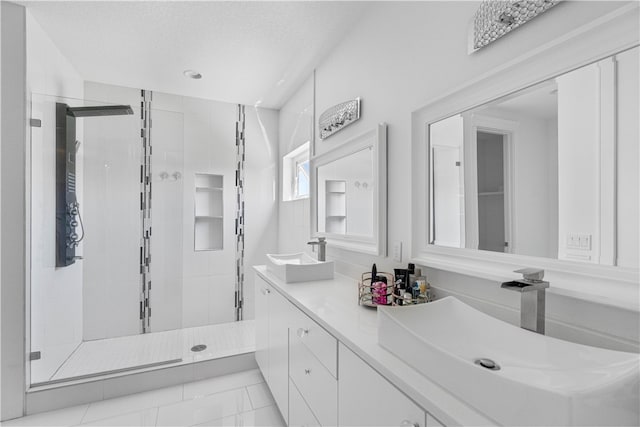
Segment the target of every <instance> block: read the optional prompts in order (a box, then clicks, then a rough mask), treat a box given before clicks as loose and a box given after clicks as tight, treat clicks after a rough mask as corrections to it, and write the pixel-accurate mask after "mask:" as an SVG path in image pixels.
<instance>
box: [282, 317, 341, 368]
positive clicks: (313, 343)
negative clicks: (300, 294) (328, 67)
mask: <svg viewBox="0 0 640 427" xmlns="http://www.w3.org/2000/svg"><path fill="white" fill-rule="evenodd" d="M294 311H295V313H294V314H293V316H292V320H291V325H290V340H289V341H290V342H291V344H294V343H302V344H304V346H305V347H307V348H308V349H309V350H310V351H311V352H312V353H313V354H314V355H315V356H316V357H317V358H318V360H319V361H320V362H321V363H322V364H323V365H324V366H325V367H326V368H327V370H328V371H329V372H330V373H331V375H333V377H334V378H338V340H336V339H335V338H334V337H333V336H332V335H331V334H330V333H329V332H327V331H325V330H324V329H323V328H322V327H321V326H320V325H318V324H317V323H316V322H315V321H313V320H311V319H310V318H309V316H307V315H306V314H304V313H303V312H302V311H300V310H298V309H296V310H294Z"/></svg>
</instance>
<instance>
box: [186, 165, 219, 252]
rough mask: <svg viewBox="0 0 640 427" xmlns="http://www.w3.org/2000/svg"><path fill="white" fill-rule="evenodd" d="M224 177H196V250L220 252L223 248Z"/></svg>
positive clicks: (205, 175)
mask: <svg viewBox="0 0 640 427" xmlns="http://www.w3.org/2000/svg"><path fill="white" fill-rule="evenodd" d="M222 178H223V177H222V175H213V174H206V173H197V174H196V175H195V209H194V239H193V241H194V250H196V251H220V250H222V248H223V244H222V240H223V239H222V237H223V212H224V209H223V207H224V204H223V200H224V198H223V196H224V192H223V186H222V182H223V179H222Z"/></svg>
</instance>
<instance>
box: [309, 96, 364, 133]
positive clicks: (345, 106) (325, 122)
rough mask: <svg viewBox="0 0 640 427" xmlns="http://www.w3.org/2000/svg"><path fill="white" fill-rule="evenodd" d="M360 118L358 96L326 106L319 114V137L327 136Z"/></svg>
mask: <svg viewBox="0 0 640 427" xmlns="http://www.w3.org/2000/svg"><path fill="white" fill-rule="evenodd" d="M359 118H360V98H356V99H352V100H351V101H346V102H343V103H340V104H338V105H334V106H333V107H331V108H328V109H327V110H326V111H325V112H324V113H322V114H321V115H320V119H319V120H318V126H319V128H320V139H326V138H329V137H330V136H331V135H333V134H334V133H336V132H338V131H339V130H342V129H344V128H345V127H347V126H349V125H350V124H352V123H353V122H355V121H356V120H358V119H359Z"/></svg>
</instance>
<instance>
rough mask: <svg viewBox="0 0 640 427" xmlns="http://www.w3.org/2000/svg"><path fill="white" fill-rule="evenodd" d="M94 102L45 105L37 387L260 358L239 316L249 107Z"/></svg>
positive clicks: (32, 235)
mask: <svg viewBox="0 0 640 427" xmlns="http://www.w3.org/2000/svg"><path fill="white" fill-rule="evenodd" d="M114 92H115V94H114ZM154 95H155V94H154ZM85 97H86V98H87V99H86V100H80V99H70V98H61V97H55V96H49V95H41V94H32V96H31V117H32V119H34V120H32V127H31V144H30V159H31V164H30V198H29V205H30V213H31V214H30V215H31V218H30V224H31V226H30V229H29V241H30V287H29V292H28V293H29V300H30V307H29V308H30V309H29V316H28V325H29V330H28V338H29V341H28V342H29V347H28V351H29V365H28V368H29V369H28V371H29V383H30V384H31V386H32V387H34V386H39V385H48V384H55V383H65V382H67V381H69V380H82V379H87V378H89V379H93V378H96V376H104V375H106V374H108V375H113V374H117V375H119V374H122V373H123V372H128V371H132V370H136V371H137V370H140V369H142V368H155V367H161V366H171V365H173V364H184V363H188V362H191V361H196V360H207V359H208V358H216V357H226V356H230V355H233V354H238V353H246V352H250V351H253V348H254V336H253V323H252V322H251V321H237V320H238V319H236V316H237V313H239V312H240V310H239V309H240V308H241V307H242V300H241V296H242V292H241V288H240V291H239V290H238V286H239V285H241V283H238V282H237V278H241V279H242V278H243V273H242V272H241V271H239V270H238V266H241V265H242V262H243V259H238V256H240V257H243V255H244V252H243V251H244V246H242V247H239V243H238V242H241V243H242V244H244V235H241V239H240V240H239V238H238V237H237V236H236V232H237V229H236V223H237V222H238V218H241V221H242V224H243V225H244V219H243V218H244V215H243V213H242V212H239V211H238V209H239V208H244V203H243V204H242V205H241V206H238V204H237V203H236V201H237V192H238V190H237V185H238V184H242V183H238V182H237V180H236V176H237V175H238V172H237V171H238V168H239V166H238V163H237V156H238V150H239V148H238V144H237V141H236V139H237V138H238V135H237V134H236V126H237V118H238V106H237V105H234V104H226V103H216V102H213V101H211V102H208V101H204V100H195V99H187V98H184V100H182V98H181V101H180V102H176V103H174V104H171V103H168V102H167V100H170V99H174V98H177V97H174V98H171V96H170V95H164V94H160V95H159V99H160V100H159V102H158V104H159V105H160V107H157V106H156V105H155V104H154V100H153V96H152V94H151V93H150V92H149V91H138V90H135V89H128V88H118V87H112V86H108V85H101V84H97V83H96V84H87V85H86V86H85ZM96 100H100V101H96ZM241 136H242V138H244V132H242V135H241ZM242 148H243V150H244V147H242ZM242 158H244V153H243V155H242ZM243 161H244V160H243ZM241 231H243V229H241ZM238 248H240V249H242V252H240V255H238ZM203 347H204V348H203ZM192 348H196V349H198V350H200V351H192Z"/></svg>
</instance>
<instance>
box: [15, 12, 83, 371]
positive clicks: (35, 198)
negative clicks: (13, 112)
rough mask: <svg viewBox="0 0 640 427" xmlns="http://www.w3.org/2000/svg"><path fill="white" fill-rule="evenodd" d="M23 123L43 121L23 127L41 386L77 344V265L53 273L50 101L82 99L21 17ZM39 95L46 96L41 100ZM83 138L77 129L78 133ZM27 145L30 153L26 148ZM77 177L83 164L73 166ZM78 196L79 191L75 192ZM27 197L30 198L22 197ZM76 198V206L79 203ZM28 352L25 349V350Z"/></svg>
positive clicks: (56, 54) (69, 72) (35, 28)
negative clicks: (23, 25) (23, 40)
mask: <svg viewBox="0 0 640 427" xmlns="http://www.w3.org/2000/svg"><path fill="white" fill-rule="evenodd" d="M26 24H27V99H28V100H29V102H30V103H31V108H32V111H31V112H29V113H28V114H29V115H28V117H33V118H37V119H41V120H42V127H41V128H31V127H27V132H28V133H29V132H30V133H31V134H30V135H29V134H28V135H27V141H31V142H32V143H33V144H30V143H29V142H28V143H27V149H29V148H31V149H32V150H31V152H30V155H31V169H30V170H31V199H30V204H31V212H32V221H31V228H30V230H31V239H30V241H31V289H30V300H31V306H30V310H29V312H30V317H28V318H29V319H30V322H31V328H30V331H31V334H30V335H31V345H30V349H31V351H40V352H41V354H42V358H41V359H40V360H37V361H33V362H31V364H30V366H31V382H32V383H37V382H41V381H46V380H48V379H50V377H51V376H52V375H53V374H54V372H55V371H56V369H57V368H58V367H59V366H60V365H61V364H62V363H63V362H64V361H65V359H66V358H67V357H68V356H69V355H70V354H71V352H73V350H75V348H76V347H77V346H78V345H79V344H80V342H81V341H82V262H76V263H75V264H73V265H71V266H68V267H64V268H56V267H55V256H56V251H55V210H56V191H55V144H56V141H55V131H56V130H55V126H56V124H55V98H53V97H51V96H50V95H53V96H57V97H66V98H76V99H82V98H83V93H84V89H83V83H84V82H83V79H82V76H80V74H79V73H78V72H77V71H76V70H75V68H74V67H73V65H71V63H70V62H69V61H68V60H67V59H66V58H65V57H64V56H63V55H62V53H61V52H60V51H59V50H58V48H57V47H56V46H55V45H54V44H53V42H52V41H51V39H49V37H48V36H47V34H46V33H45V32H44V31H43V30H42V28H41V27H40V25H39V24H38V23H37V22H36V21H35V19H34V18H33V17H32V16H31V14H30V13H29V11H27V12H26ZM42 94H44V95H48V96H46V97H43V96H42ZM77 133H78V135H79V136H80V135H82V124H79V126H78V128H77ZM30 145H31V147H29V146H30ZM77 172H78V174H81V173H82V164H81V163H80V164H78V171H77ZM78 192H79V194H81V193H82V189H81V187H80V186H79V187H78ZM27 194H29V193H27ZM82 202H83V201H82V199H81V198H80V203H82ZM28 348H29V347H28Z"/></svg>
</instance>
